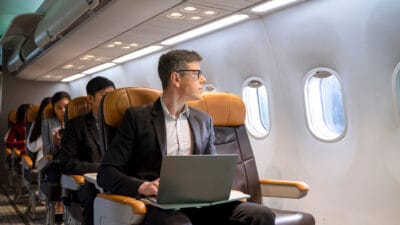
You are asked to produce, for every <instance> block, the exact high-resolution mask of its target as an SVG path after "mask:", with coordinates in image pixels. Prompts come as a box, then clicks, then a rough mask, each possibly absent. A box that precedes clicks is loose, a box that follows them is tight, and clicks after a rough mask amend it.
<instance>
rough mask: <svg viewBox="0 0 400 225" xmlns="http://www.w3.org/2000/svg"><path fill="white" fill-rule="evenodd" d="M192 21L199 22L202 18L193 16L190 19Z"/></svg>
mask: <svg viewBox="0 0 400 225" xmlns="http://www.w3.org/2000/svg"><path fill="white" fill-rule="evenodd" d="M190 19H191V20H195V21H198V20H201V17H200V16H192V17H190Z"/></svg>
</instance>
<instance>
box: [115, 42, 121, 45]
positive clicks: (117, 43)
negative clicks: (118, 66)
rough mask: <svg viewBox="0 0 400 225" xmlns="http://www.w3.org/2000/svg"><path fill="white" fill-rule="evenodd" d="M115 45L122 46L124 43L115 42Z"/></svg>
mask: <svg viewBox="0 0 400 225" xmlns="http://www.w3.org/2000/svg"><path fill="white" fill-rule="evenodd" d="M114 45H122V42H120V41H115V42H114Z"/></svg>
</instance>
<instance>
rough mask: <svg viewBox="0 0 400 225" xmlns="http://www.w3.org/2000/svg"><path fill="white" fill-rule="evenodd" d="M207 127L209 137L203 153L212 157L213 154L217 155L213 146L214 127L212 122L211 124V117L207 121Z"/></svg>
mask: <svg viewBox="0 0 400 225" xmlns="http://www.w3.org/2000/svg"><path fill="white" fill-rule="evenodd" d="M207 127H208V130H209V132H210V136H209V138H208V143H207V146H206V151H205V152H206V154H212V155H214V154H217V150H216V148H215V145H214V141H215V133H214V126H213V122H212V119H211V117H209V119H208V120H207Z"/></svg>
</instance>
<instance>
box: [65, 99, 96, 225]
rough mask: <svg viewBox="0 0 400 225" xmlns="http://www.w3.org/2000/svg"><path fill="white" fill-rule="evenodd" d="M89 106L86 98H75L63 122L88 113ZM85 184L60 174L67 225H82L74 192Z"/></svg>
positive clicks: (82, 179) (73, 177)
mask: <svg viewBox="0 0 400 225" xmlns="http://www.w3.org/2000/svg"><path fill="white" fill-rule="evenodd" d="M90 110H91V106H90V105H89V102H88V101H87V98H86V96H80V97H76V98H74V99H72V100H71V102H70V103H68V105H67V109H66V112H65V122H67V121H68V120H70V119H73V118H75V117H78V116H82V115H85V114H87V113H88V112H90ZM84 185H86V183H85V178H84V177H83V175H66V174H61V188H62V200H63V203H64V222H65V223H67V224H83V217H82V213H83V207H82V205H81V203H80V202H79V200H78V199H75V198H74V192H75V191H79V190H80V189H81V188H82V187H83V186H84Z"/></svg>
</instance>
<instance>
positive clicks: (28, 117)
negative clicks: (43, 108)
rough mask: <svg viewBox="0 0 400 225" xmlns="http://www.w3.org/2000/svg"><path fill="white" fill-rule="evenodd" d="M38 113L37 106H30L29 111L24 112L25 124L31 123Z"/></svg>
mask: <svg viewBox="0 0 400 225" xmlns="http://www.w3.org/2000/svg"><path fill="white" fill-rule="evenodd" d="M38 111H39V106H38V105H32V106H31V107H29V109H28V110H27V111H26V122H28V123H32V122H33V121H35V120H36V116H37V113H38Z"/></svg>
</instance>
